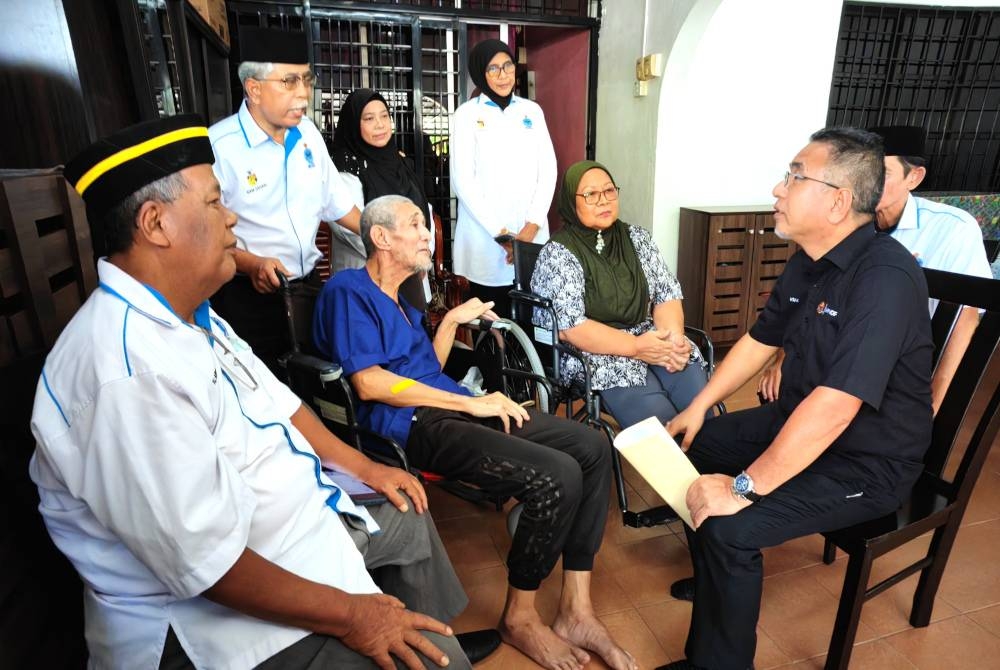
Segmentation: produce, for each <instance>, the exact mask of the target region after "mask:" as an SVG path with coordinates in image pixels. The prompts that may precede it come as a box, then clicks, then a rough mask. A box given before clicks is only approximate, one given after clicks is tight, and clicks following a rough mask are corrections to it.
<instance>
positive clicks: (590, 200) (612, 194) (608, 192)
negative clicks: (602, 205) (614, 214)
mask: <svg viewBox="0 0 1000 670" xmlns="http://www.w3.org/2000/svg"><path fill="white" fill-rule="evenodd" d="M620 190H621V189H620V188H618V187H617V186H609V187H607V188H606V189H604V190H603V191H584V192H583V193H577V194H576V197H578V198H583V201H584V202H585V203H587V204H588V205H596V204H597V203H599V202H600V201H601V196H602V195H603V196H604V199H605V200H607V201H608V202H614V201H615V200H617V199H618V192H619V191H620Z"/></svg>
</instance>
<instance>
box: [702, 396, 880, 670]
mask: <svg viewBox="0 0 1000 670" xmlns="http://www.w3.org/2000/svg"><path fill="white" fill-rule="evenodd" d="M774 405H775V404H774V403H771V404H768V405H763V406H761V407H756V408H753V409H749V410H745V411H741V412H733V413H732V414H725V415H722V416H720V417H716V418H714V419H711V420H709V421H706V422H705V425H704V427H703V428H702V429H701V431H700V432H699V433H698V435H697V437H696V438H695V441H694V444H693V445H692V447H691V449H690V451H689V452H688V456H689V457H690V458H691V461H692V462H693V463H694V465H695V467H696V468H697V469H698V471H699V472H701V473H703V474H712V473H722V474H727V475H736V474H738V473H739V472H741V471H742V470H743V469H745V468H746V467H747V466H749V465H750V464H751V463H753V461H754V460H755V459H756V458H757V457H758V456H759V455H760V454H761V453H762V452H763V451H764V450H765V449H767V447H768V446H769V445H770V444H771V442H772V440H773V439H774V437H775V436H776V435H777V434H778V431H779V430H780V429H781V426H782V419H781V417H780V415H779V414H778V412H777V407H775V406H774ZM898 506H899V499H898V497H897V496H896V495H895V493H894V491H893V490H874V489H872V487H871V486H867V487H866V486H865V485H863V484H861V483H859V482H849V481H839V480H836V479H833V478H831V477H828V476H826V475H824V474H823V467H822V458H821V459H819V460H817V461H816V462H814V463H813V464H812V465H811V466H809V467H808V468H806V469H805V470H804V471H802V472H801V473H799V474H798V475H797V476H795V477H793V478H792V479H790V480H788V481H787V482H785V483H784V484H783V485H782V486H780V487H779V488H778V489H776V490H775V491H773V492H772V493H770V494H769V495H767V496H766V497H765V498H764V499H763V500H762V501H760V502H757V503H754V504H753V505H750V506H749V507H747V508H745V509H743V510H741V511H740V512H738V513H737V514H733V515H731V516H718V517H711V518H709V519H707V520H706V521H705V522H704V523H703V524H702V525H701V527H700V528H699V529H698V530H697V531H693V530H691V529H690V528H688V527H687V526H685V528H684V530H685V531H686V533H687V538H688V547H689V548H690V550H691V562H692V563H693V564H694V577H695V596H694V607H693V610H692V613H691V628H690V630H689V632H688V638H687V645H686V646H685V652H686V653H687V657H688V660H690V661H691V662H692V663H694V664H695V665H698V666H701V667H704V668H710V669H711V670H730V669H738V670H744V669H745V668H749V667H751V666H752V665H753V658H754V651H755V649H756V646H757V635H756V628H757V619H758V617H759V616H760V598H761V590H762V583H763V557H762V555H761V549H762V548H764V547H773V546H776V545H779V544H781V543H783V542H786V541H787V540H791V539H793V538H796V537H801V536H803V535H810V534H812V533H817V532H821V531H825V530H835V529H837V528H842V527H844V526H848V525H851V524H854V523H859V522H861V521H865V520H868V519H873V518H876V517H879V516H882V515H884V514H887V513H889V512H892V511H893V510H895V509H897V507H898Z"/></svg>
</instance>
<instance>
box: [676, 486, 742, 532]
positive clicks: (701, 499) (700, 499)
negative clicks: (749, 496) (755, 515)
mask: <svg viewBox="0 0 1000 670" xmlns="http://www.w3.org/2000/svg"><path fill="white" fill-rule="evenodd" d="M732 484H733V478H732V477H729V476H728V475H702V476H701V477H698V479H696V480H694V482H693V483H692V484H691V486H690V487H688V491H687V497H686V502H687V506H688V510H689V511H690V512H691V521H692V522H693V523H694V528H695V530H698V527H699V526H701V524H702V523H703V522H704V521H705V519H707V518H708V517H710V516H729V515H730V514H736V513H737V512H739V511H740V510H741V509H743V508H744V507H749V506H750V505H751V504H752V503H751V502H750V501H749V500H744V499H742V498H737V497H736V496H734V495H733V487H732Z"/></svg>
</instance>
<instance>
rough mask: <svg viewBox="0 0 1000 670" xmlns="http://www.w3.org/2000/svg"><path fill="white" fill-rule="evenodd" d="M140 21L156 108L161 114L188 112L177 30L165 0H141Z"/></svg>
mask: <svg viewBox="0 0 1000 670" xmlns="http://www.w3.org/2000/svg"><path fill="white" fill-rule="evenodd" d="M136 6H137V7H138V10H139V21H140V24H141V26H142V33H143V35H142V39H143V44H144V46H145V49H146V50H147V53H146V62H147V64H148V67H149V71H150V82H151V84H152V89H153V96H154V98H155V105H156V111H157V113H158V114H159V115H160V116H161V117H164V116H173V115H174V114H179V113H181V112H184V111H189V110H187V109H186V108H185V105H184V101H183V99H182V95H181V85H180V81H181V80H180V75H179V74H178V72H177V56H176V54H175V51H174V39H173V33H174V29H173V27H172V26H171V24H170V19H169V17H168V14H167V8H166V5H165V3H164V2H163V0H137V2H136Z"/></svg>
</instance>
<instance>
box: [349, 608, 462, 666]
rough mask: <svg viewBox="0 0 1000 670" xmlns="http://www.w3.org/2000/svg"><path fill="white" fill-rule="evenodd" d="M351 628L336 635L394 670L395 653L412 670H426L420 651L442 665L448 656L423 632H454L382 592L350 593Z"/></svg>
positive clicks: (445, 662)
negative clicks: (421, 632)
mask: <svg viewBox="0 0 1000 670" xmlns="http://www.w3.org/2000/svg"><path fill="white" fill-rule="evenodd" d="M348 607H349V608H350V614H349V616H348V621H349V625H348V630H347V631H346V632H343V633H338V634H337V635H336V637H338V638H339V639H340V641H341V642H343V643H344V644H345V645H347V646H348V647H350V648H351V649H353V650H354V651H356V652H358V653H359V654H362V655H364V656H367V657H368V658H370V659H372V660H373V661H374V662H375V664H376V665H378V667H380V668H382V669H383V670H395V667H396V665H395V663H394V662H393V660H392V657H393V656H395V657H396V658H398V659H399V660H400V661H402V663H403V664H404V665H405V666H406V667H407V668H410V669H411V670H423V667H424V664H423V663H421V661H420V657H419V656H417V654H416V652H415V651H414V650H416V651H419V652H420V653H422V654H423V655H424V656H426V657H427V658H429V659H431V660H432V661H434V662H435V663H437V664H438V665H439V666H441V667H444V666H445V665H447V664H448V657H447V656H445V655H444V652H442V651H441V650H440V649H438V648H437V646H435V645H434V643H432V642H431V641H430V640H428V639H427V638H426V637H424V636H423V635H421V634H420V631H421V630H429V631H432V632H435V633H440V634H441V635H451V634H452V632H451V628H450V627H448V626H446V625H445V624H443V623H441V622H440V621H437V620H435V619H432V618H431V617H429V616H426V615H424V614H418V613H416V612H410V611H409V610H407V609H406V606H405V605H403V603H402V602H400V601H399V599H397V598H394V597H392V596H388V595H385V594H382V593H374V594H369V595H353V596H350V602H349V605H348Z"/></svg>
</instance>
